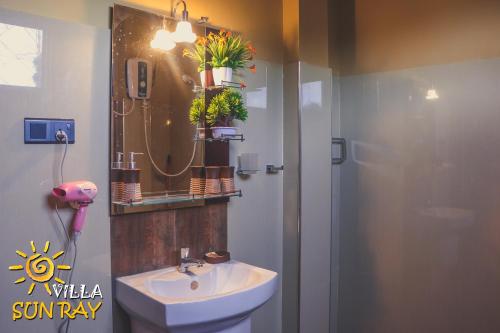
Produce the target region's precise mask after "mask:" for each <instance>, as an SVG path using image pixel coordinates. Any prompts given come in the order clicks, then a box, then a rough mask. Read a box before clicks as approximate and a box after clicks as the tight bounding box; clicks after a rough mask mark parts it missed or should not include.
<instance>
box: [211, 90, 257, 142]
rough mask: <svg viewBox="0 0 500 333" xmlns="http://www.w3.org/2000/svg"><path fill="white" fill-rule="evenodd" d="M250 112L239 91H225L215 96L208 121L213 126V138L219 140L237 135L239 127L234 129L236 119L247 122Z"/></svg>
mask: <svg viewBox="0 0 500 333" xmlns="http://www.w3.org/2000/svg"><path fill="white" fill-rule="evenodd" d="M247 118H248V111H247V109H246V107H245V105H244V103H243V97H242V96H241V93H240V92H239V91H236V90H233V89H225V90H224V91H223V92H221V93H219V94H217V95H215V96H214V97H213V98H212V101H211V102H210V105H209V106H208V109H207V113H206V119H207V123H208V124H209V125H210V126H212V128H211V129H212V136H213V137H214V138H215V139H217V138H221V137H223V136H224V135H235V134H237V130H238V128H237V127H232V126H231V125H232V122H233V120H234V119H237V120H241V121H245V120H247Z"/></svg>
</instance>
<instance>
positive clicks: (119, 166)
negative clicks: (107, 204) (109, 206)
mask: <svg viewBox="0 0 500 333" xmlns="http://www.w3.org/2000/svg"><path fill="white" fill-rule="evenodd" d="M123 168H124V163H123V153H122V152H116V160H115V161H114V162H112V163H111V174H110V178H111V201H112V202H122V201H123V199H122V193H123V186H124V184H123Z"/></svg>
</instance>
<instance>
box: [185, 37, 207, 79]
mask: <svg viewBox="0 0 500 333" xmlns="http://www.w3.org/2000/svg"><path fill="white" fill-rule="evenodd" d="M206 43H207V39H206V38H205V37H198V39H197V40H196V42H195V43H194V46H193V47H192V48H186V49H184V50H183V51H182V55H183V56H184V57H188V58H190V59H192V60H193V61H195V62H197V63H198V72H200V73H201V72H203V71H204V70H205V63H206V61H205V53H206V52H205V51H206V49H205V45H206Z"/></svg>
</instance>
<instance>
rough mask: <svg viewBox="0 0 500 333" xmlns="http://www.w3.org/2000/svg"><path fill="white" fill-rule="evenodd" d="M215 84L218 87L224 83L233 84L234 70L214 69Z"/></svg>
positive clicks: (226, 68) (225, 68)
mask: <svg viewBox="0 0 500 333" xmlns="http://www.w3.org/2000/svg"><path fill="white" fill-rule="evenodd" d="M212 74H213V76H214V83H215V85H216V86H220V85H222V81H227V82H232V80H233V69H232V68H229V67H219V68H213V69H212Z"/></svg>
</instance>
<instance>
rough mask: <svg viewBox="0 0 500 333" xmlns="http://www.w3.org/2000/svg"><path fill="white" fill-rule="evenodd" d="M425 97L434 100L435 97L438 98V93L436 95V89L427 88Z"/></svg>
mask: <svg viewBox="0 0 500 333" xmlns="http://www.w3.org/2000/svg"><path fill="white" fill-rule="evenodd" d="M425 99H426V100H428V101H434V100H436V99H439V95H438V93H437V91H436V89H429V90H427V95H426V96H425Z"/></svg>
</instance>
